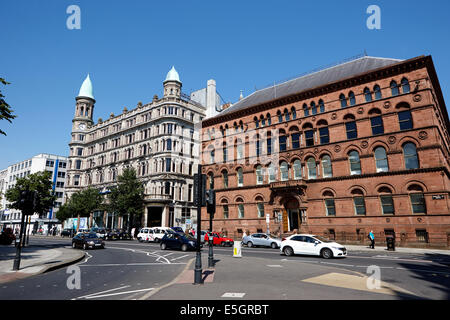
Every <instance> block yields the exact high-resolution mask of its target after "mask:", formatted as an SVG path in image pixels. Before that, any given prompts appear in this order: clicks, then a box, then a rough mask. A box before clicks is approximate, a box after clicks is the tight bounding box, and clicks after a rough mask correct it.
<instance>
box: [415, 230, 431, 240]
mask: <svg viewBox="0 0 450 320" xmlns="http://www.w3.org/2000/svg"><path fill="white" fill-rule="evenodd" d="M416 238H417V241H418V242H423V243H428V232H427V230H426V229H417V230H416Z"/></svg>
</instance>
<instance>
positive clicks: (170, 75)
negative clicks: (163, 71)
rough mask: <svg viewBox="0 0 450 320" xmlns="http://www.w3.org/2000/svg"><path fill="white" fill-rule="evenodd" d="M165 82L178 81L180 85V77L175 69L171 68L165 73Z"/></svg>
mask: <svg viewBox="0 0 450 320" xmlns="http://www.w3.org/2000/svg"><path fill="white" fill-rule="evenodd" d="M166 81H178V82H180V83H181V81H180V76H179V75H178V72H177V70H175V67H173V66H172V69H170V71H169V72H168V73H167V76H166V80H164V82H166Z"/></svg>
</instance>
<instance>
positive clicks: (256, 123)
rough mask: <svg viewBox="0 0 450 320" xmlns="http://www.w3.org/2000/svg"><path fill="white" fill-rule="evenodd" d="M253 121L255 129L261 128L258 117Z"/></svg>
mask: <svg viewBox="0 0 450 320" xmlns="http://www.w3.org/2000/svg"><path fill="white" fill-rule="evenodd" d="M253 121H255V127H256V128H259V120H258V118H257V117H254V118H253Z"/></svg>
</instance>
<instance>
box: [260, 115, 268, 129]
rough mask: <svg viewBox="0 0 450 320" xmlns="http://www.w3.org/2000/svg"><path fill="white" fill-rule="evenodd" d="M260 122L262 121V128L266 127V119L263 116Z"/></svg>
mask: <svg viewBox="0 0 450 320" xmlns="http://www.w3.org/2000/svg"><path fill="white" fill-rule="evenodd" d="M259 120H260V121H261V127H264V126H265V125H266V119H264V116H263V115H261V116H260V117H259Z"/></svg>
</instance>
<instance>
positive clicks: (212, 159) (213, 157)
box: [209, 149, 216, 164]
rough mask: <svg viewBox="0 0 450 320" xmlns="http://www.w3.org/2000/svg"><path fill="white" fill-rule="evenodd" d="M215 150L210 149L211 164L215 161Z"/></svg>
mask: <svg viewBox="0 0 450 320" xmlns="http://www.w3.org/2000/svg"><path fill="white" fill-rule="evenodd" d="M215 153H216V152H215V150H214V149H211V150H210V151H209V163H210V164H213V163H215Z"/></svg>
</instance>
